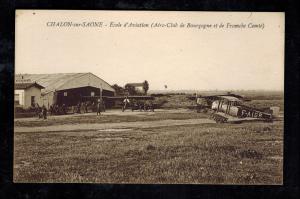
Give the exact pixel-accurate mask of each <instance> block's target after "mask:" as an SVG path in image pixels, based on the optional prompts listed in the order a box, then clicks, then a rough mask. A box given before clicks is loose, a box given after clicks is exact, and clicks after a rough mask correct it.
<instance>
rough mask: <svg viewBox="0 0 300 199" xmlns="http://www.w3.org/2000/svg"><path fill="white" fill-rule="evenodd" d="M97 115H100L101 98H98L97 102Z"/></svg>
mask: <svg viewBox="0 0 300 199" xmlns="http://www.w3.org/2000/svg"><path fill="white" fill-rule="evenodd" d="M97 115H101V100H100V99H98V102H97Z"/></svg>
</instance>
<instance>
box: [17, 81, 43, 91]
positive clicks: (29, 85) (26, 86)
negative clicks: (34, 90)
mask: <svg viewBox="0 0 300 199" xmlns="http://www.w3.org/2000/svg"><path fill="white" fill-rule="evenodd" d="M33 86H35V87H38V88H40V89H42V88H44V87H43V86H41V85H39V84H37V83H36V82H34V83H15V89H27V88H30V87H33Z"/></svg>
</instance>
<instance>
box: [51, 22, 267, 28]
mask: <svg viewBox="0 0 300 199" xmlns="http://www.w3.org/2000/svg"><path fill="white" fill-rule="evenodd" d="M46 26H47V27H50V28H169V29H171V28H185V29H201V30H209V29H264V28H265V24H264V23H253V22H249V23H230V22H221V23H207V24H206V23H183V22H180V23H177V22H175V23H174V22H173V23H171V22H167V23H161V22H153V23H143V22H142V23H139V22H114V21H111V22H103V21H84V22H74V21H49V22H46Z"/></svg>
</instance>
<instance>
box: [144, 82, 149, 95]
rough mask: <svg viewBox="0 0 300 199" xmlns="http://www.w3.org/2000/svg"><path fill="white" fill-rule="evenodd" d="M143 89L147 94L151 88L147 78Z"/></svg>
mask: <svg viewBox="0 0 300 199" xmlns="http://www.w3.org/2000/svg"><path fill="white" fill-rule="evenodd" d="M143 90H144V93H145V95H147V92H148V90H149V83H148V81H147V80H145V81H144V85H143Z"/></svg>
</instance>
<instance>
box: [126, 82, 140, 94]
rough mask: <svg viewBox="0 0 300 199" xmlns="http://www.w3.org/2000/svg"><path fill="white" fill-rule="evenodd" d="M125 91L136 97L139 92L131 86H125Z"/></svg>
mask: <svg viewBox="0 0 300 199" xmlns="http://www.w3.org/2000/svg"><path fill="white" fill-rule="evenodd" d="M125 90H126V91H127V92H128V94H129V95H136V94H137V92H136V90H135V87H134V86H131V85H130V84H126V85H125Z"/></svg>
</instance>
